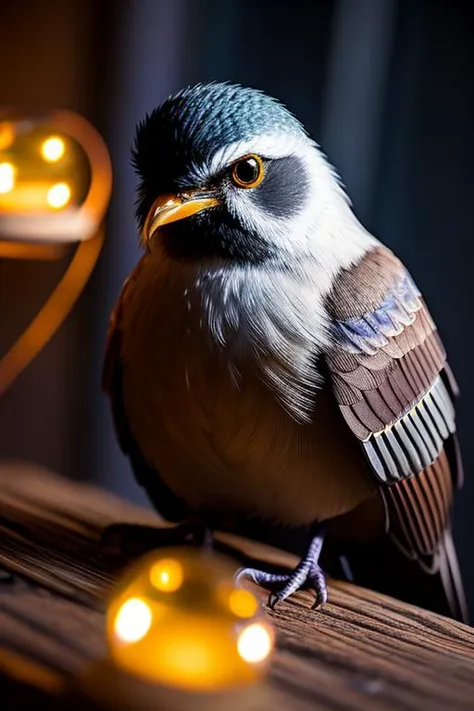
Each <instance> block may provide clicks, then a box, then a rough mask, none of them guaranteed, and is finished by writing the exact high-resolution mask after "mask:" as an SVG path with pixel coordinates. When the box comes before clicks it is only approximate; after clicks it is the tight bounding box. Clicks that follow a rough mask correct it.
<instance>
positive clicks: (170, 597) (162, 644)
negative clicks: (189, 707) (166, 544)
mask: <svg viewBox="0 0 474 711" xmlns="http://www.w3.org/2000/svg"><path fill="white" fill-rule="evenodd" d="M233 574H234V569H233V566H232V564H231V563H230V562H229V561H227V560H226V559H223V558H221V557H220V556H214V555H213V556H209V555H204V554H203V553H201V552H200V551H199V550H196V549H168V550H165V551H153V553H150V554H148V555H147V556H145V557H143V558H142V559H140V560H139V561H137V563H136V565H135V566H134V567H133V568H132V569H130V571H129V572H128V573H127V574H126V575H125V576H124V578H123V580H122V581H121V582H120V583H119V585H118V586H117V588H116V591H115V593H114V594H113V597H112V599H111V602H110V604H109V608H108V614H107V639H108V645H109V652H110V656H111V658H112V660H113V661H114V662H115V664H116V665H117V666H119V667H120V668H122V669H124V670H125V671H127V672H128V673H131V674H135V675H136V676H138V677H141V678H142V679H145V680H147V681H151V682H156V683H159V684H162V685H165V686H170V687H175V688H181V689H187V690H193V691H201V692H210V691H217V690H223V689H236V688H244V687H246V686H249V685H251V684H255V683H256V682H257V681H259V680H260V679H261V678H262V676H263V675H264V673H265V671H266V668H267V665H266V662H267V660H268V659H269V657H270V655H271V652H272V649H273V644H274V634H273V630H272V627H271V626H270V625H269V624H268V623H267V622H266V621H265V619H264V617H263V613H262V612H261V610H260V606H259V602H258V600H257V598H256V597H255V595H254V594H253V593H252V592H250V591H249V590H244V589H241V588H236V587H235V585H234V581H233Z"/></svg>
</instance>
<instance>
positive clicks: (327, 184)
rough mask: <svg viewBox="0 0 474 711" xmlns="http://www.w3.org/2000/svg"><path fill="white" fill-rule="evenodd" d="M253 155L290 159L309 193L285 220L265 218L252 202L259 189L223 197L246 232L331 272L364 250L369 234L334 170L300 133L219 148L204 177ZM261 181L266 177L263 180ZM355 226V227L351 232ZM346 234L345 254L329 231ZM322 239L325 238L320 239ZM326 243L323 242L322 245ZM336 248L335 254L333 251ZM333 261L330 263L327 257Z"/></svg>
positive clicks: (237, 190) (232, 191) (262, 136)
mask: <svg viewBox="0 0 474 711" xmlns="http://www.w3.org/2000/svg"><path fill="white" fill-rule="evenodd" d="M251 153H254V154H256V155H258V156H260V157H261V158H263V159H264V160H265V159H269V160H270V159H281V158H287V157H291V156H295V157H297V158H298V160H299V161H300V162H301V165H302V170H304V172H305V178H306V181H305V184H306V190H307V191H308V194H307V196H306V200H305V201H304V204H303V205H302V207H301V210H300V211H298V212H297V213H293V214H291V215H289V216H288V217H284V216H282V217H280V216H275V215H270V214H268V212H267V211H265V209H264V207H261V206H259V205H258V204H257V203H256V201H255V200H253V199H252V198H253V196H252V191H253V190H254V189H255V190H258V188H254V189H252V188H250V189H245V188H243V189H242V188H235V189H230V190H228V191H227V193H226V200H227V208H228V209H229V211H230V212H231V214H233V215H234V216H235V217H238V219H239V220H240V222H241V223H242V224H243V226H244V227H246V228H247V229H248V230H249V231H252V232H253V233H255V232H256V233H257V234H258V235H260V236H261V239H262V240H264V241H266V242H268V243H270V244H272V245H273V246H275V247H276V248H277V249H278V248H281V249H284V251H285V252H287V253H288V252H290V253H294V254H295V255H296V256H297V255H304V256H308V255H311V254H312V255H313V256H314V257H315V259H316V260H317V261H321V262H322V263H323V264H324V265H325V267H326V268H327V269H328V270H329V271H330V273H336V272H337V270H338V269H339V268H340V267H341V261H342V265H344V264H345V263H346V262H347V264H350V263H351V262H352V261H354V260H355V259H357V257H359V256H360V254H361V253H362V251H363V250H364V249H365V248H366V247H367V244H368V239H369V236H368V235H367V233H366V232H365V231H364V230H363V228H362V227H361V226H360V225H359V223H358V222H357V220H356V218H355V217H354V215H353V213H352V211H351V209H350V204H349V200H348V198H347V196H346V195H345V193H344V191H343V189H342V186H341V184H340V182H339V179H338V177H337V175H336V173H335V171H334V169H333V168H332V167H331V166H330V164H329V163H328V162H327V160H326V158H325V156H324V155H323V153H322V152H321V151H320V149H319V147H318V146H317V144H316V143H315V142H314V141H312V140H311V139H310V138H309V137H308V136H307V135H306V134H304V133H294V134H293V133H288V132H279V133H274V132H272V133H267V134H260V135H258V136H253V137H252V138H251V139H248V140H244V141H237V142H235V143H232V144H230V145H228V146H225V147H224V148H221V149H219V150H218V151H217V152H216V153H215V154H214V155H213V156H212V158H211V160H210V163H209V164H208V165H207V166H206V169H205V170H206V172H207V173H208V175H207V179H210V178H211V177H213V176H216V175H219V174H220V173H222V171H224V170H225V169H226V168H228V167H229V166H230V165H231V164H232V163H234V162H235V161H237V160H238V159H239V158H243V157H244V156H246V155H249V154H251ZM264 180H265V178H264ZM356 224H357V226H358V228H357V229H354V227H355V225H356ZM338 225H339V227H340V229H341V232H342V231H343V230H344V229H346V230H347V231H348V232H350V236H349V235H348V240H347V244H346V251H345V254H344V253H343V252H344V249H343V247H342V242H341V241H340V240H338V242H339V243H338V244H336V240H335V239H334V238H335V237H336V235H335V233H334V231H335V230H336V229H337V226H338ZM326 235H327V237H328V240H327V241H326V240H325V236H326ZM326 242H327V243H326ZM334 250H335V251H334ZM332 257H334V259H332Z"/></svg>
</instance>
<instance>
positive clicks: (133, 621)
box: [114, 597, 152, 642]
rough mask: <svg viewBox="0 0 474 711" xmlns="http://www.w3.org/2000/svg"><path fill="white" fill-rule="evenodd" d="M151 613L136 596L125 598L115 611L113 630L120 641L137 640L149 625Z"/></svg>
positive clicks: (146, 630) (142, 635)
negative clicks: (116, 611)
mask: <svg viewBox="0 0 474 711" xmlns="http://www.w3.org/2000/svg"><path fill="white" fill-rule="evenodd" d="M151 621H152V613H151V610H150V608H149V607H148V605H147V604H146V602H143V600H140V598H138V597H131V598H129V599H128V600H126V601H125V602H124V603H123V605H122V607H121V608H120V609H119V611H118V613H117V617H116V618H115V622H114V632H115V635H116V637H117V638H118V639H119V640H120V641H121V642H138V640H139V639H142V637H144V636H145V635H146V633H147V632H148V630H149V629H150V627H151Z"/></svg>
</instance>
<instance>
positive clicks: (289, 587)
mask: <svg viewBox="0 0 474 711" xmlns="http://www.w3.org/2000/svg"><path fill="white" fill-rule="evenodd" d="M322 545H323V535H321V534H319V535H317V536H315V537H314V538H313V539H312V540H311V544H310V546H309V548H308V552H307V553H306V555H305V557H304V558H303V559H302V560H301V562H300V563H299V565H298V566H297V567H296V568H295V570H294V571H293V572H292V573H289V574H288V575H277V574H274V573H267V572H265V571H263V570H258V569H256V568H242V569H241V570H239V571H238V572H237V575H236V581H237V582H240V581H241V580H242V578H244V577H246V578H250V579H251V580H253V581H254V582H255V583H257V585H261V586H262V587H267V588H270V589H272V588H279V590H278V592H271V593H270V596H269V598H268V606H269V607H270V608H271V609H272V610H273V609H274V608H275V606H276V605H277V604H278V603H280V602H283V601H284V600H286V598H287V597H289V596H290V595H293V593H295V592H297V591H298V590H302V589H310V590H313V591H314V592H315V594H316V599H315V602H314V604H313V606H312V609H313V610H314V609H316V608H318V607H320V606H321V605H324V604H325V602H326V601H327V597H328V595H327V587H326V576H325V574H324V572H323V570H322V569H321V567H320V565H319V563H318V560H319V555H320V553H321V548H322Z"/></svg>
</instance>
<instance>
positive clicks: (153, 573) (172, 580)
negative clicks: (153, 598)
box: [150, 558, 184, 592]
mask: <svg viewBox="0 0 474 711" xmlns="http://www.w3.org/2000/svg"><path fill="white" fill-rule="evenodd" d="M183 578H184V574H183V566H182V565H181V563H178V561H177V560H173V559H172V558H165V559H164V560H160V561H158V563H155V564H154V565H153V567H152V569H151V570H150V580H151V584H152V585H153V586H154V587H155V588H156V589H157V590H161V592H175V591H176V590H178V589H179V588H180V587H181V585H182V583H183Z"/></svg>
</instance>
